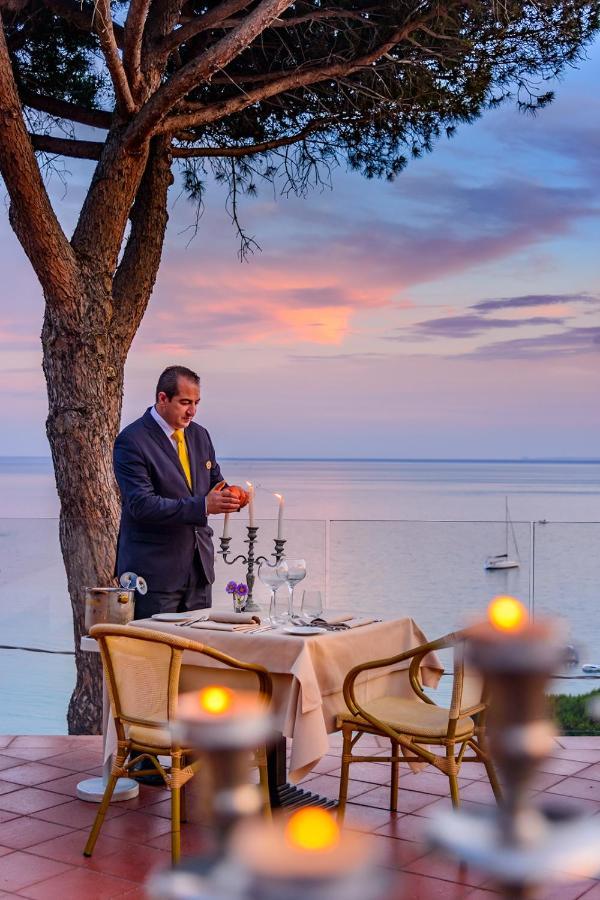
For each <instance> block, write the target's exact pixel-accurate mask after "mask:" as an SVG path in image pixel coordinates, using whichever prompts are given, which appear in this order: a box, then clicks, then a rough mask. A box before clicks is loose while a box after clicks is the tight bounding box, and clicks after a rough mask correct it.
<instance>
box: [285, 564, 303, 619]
mask: <svg viewBox="0 0 600 900" xmlns="http://www.w3.org/2000/svg"><path fill="white" fill-rule="evenodd" d="M281 565H282V566H285V569H286V579H285V580H286V581H287V584H288V590H289V592H290V601H289V607H288V617H289V619H290V621H291V620H293V618H294V588H295V587H296V585H297V584H299V582H301V581H302V579H303V578H306V560H304V559H287V558H286V559H282V561H281Z"/></svg>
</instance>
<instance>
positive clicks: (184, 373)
mask: <svg viewBox="0 0 600 900" xmlns="http://www.w3.org/2000/svg"><path fill="white" fill-rule="evenodd" d="M180 378H185V379H186V380H187V381H193V382H194V384H196V385H199V384H200V377H199V376H198V375H196V373H195V372H192V370H191V369H187V368H186V367H185V366H169V367H168V368H166V369H165V371H164V372H162V374H161V376H160V378H159V379H158V384H157V385H156V399H157V400H158V395H159V393H160V392H161V391H162V392H163V393H165V394H166V395H167V397H168V398H169V400H172V399H173V397H174V396H175V394H176V393H177V390H178V387H179V379H180Z"/></svg>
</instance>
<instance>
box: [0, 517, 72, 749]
mask: <svg viewBox="0 0 600 900" xmlns="http://www.w3.org/2000/svg"><path fill="white" fill-rule="evenodd" d="M0 560H1V562H0V644H1V645H2V649H0V731H2V733H4V734H7V733H8V734H64V733H66V728H67V725H66V709H67V703H68V699H69V696H70V694H71V691H72V690H73V685H74V683H75V662H74V657H73V656H72V655H70V654H72V651H73V626H72V617H71V605H70V601H69V594H68V591H67V579H66V575H65V571H64V567H63V562H62V557H61V553H60V547H59V541H58V520H57V519H1V520H0ZM13 647H16V648H29V649H5V648H13ZM38 651H42V652H38ZM43 651H65V652H64V653H56V652H54V653H49V652H43Z"/></svg>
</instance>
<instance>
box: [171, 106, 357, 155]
mask: <svg viewBox="0 0 600 900" xmlns="http://www.w3.org/2000/svg"><path fill="white" fill-rule="evenodd" d="M339 121H340V120H339V119H337V118H335V117H333V116H328V117H327V118H323V119H315V120H314V121H313V122H309V124H308V125H306V126H305V127H304V128H302V129H301V130H300V131H297V132H296V134H291V135H288V136H287V137H281V138H273V140H271V141H262V142H260V143H258V144H244V145H242V146H239V147H172V148H171V152H172V154H173V156H174V157H177V158H178V159H193V158H198V157H233V158H239V157H244V156H256V155H257V154H258V153H268V152H269V151H270V150H277V149H278V148H280V147H290V146H291V145H292V144H297V143H299V142H300V141H303V140H305V139H306V138H307V137H308V136H309V135H311V134H313V133H314V132H317V131H323V130H324V129H326V128H327V127H328V126H330V125H332V124H333V123H336V122H339Z"/></svg>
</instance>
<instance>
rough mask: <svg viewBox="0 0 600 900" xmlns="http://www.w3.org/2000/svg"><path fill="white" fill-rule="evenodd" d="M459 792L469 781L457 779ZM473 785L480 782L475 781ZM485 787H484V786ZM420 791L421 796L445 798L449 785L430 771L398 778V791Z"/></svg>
mask: <svg viewBox="0 0 600 900" xmlns="http://www.w3.org/2000/svg"><path fill="white" fill-rule="evenodd" d="M458 781H459V784H460V789H461V792H462V791H463V790H464V787H465V786H467V785H469V784H471V781H470V780H468V779H464V778H459V779H458ZM473 784H474V785H479V784H481V782H478V781H475V782H473ZM484 787H485V785H484ZM406 789H407V790H411V791H420V792H421V793H423V794H436V795H437V796H438V797H445V796H446V795H447V794H449V793H450V783H449V781H448V779H447V777H446V776H445V775H442V774H441V773H438V772H433V771H431V770H426V771H424V772H409V773H408V774H406V775H402V777H401V778H400V790H406Z"/></svg>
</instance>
